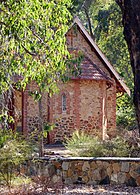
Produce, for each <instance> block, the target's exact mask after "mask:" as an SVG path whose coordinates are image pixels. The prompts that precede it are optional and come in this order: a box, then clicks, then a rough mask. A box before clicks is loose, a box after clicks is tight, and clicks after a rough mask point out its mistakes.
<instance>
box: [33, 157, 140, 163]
mask: <svg viewBox="0 0 140 195" xmlns="http://www.w3.org/2000/svg"><path fill="white" fill-rule="evenodd" d="M36 159H38V160H47V161H51V160H52V161H55V160H58V161H77V160H80V161H127V162H128V161H129V162H130V161H131V162H132V161H134V162H140V158H129V157H40V158H36Z"/></svg>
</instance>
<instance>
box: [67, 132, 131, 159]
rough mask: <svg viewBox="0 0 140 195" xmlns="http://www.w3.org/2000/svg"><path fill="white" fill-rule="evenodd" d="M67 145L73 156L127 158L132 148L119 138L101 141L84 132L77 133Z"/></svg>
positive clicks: (68, 140)
mask: <svg viewBox="0 0 140 195" xmlns="http://www.w3.org/2000/svg"><path fill="white" fill-rule="evenodd" d="M65 145H66V148H67V149H68V150H70V151H71V153H72V156H83V157H99V156H100V157H101V156H116V157H121V156H123V157H126V156H130V154H131V147H130V146H129V144H128V143H127V141H126V140H125V139H123V138H122V137H119V136H118V137H116V138H113V139H112V140H107V141H100V140H99V139H98V138H97V137H91V136H90V135H87V134H85V133H84V132H80V131H75V132H74V133H73V135H72V137H71V138H70V139H69V138H67V139H66V144H65Z"/></svg>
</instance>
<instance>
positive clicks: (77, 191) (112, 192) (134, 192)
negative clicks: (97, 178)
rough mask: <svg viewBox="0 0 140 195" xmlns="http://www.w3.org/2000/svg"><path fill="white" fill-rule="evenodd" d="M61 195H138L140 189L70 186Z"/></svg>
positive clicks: (139, 194)
mask: <svg viewBox="0 0 140 195" xmlns="http://www.w3.org/2000/svg"><path fill="white" fill-rule="evenodd" d="M59 194H60V195H61V194H67V195H70V194H73V195H82V194H83V195H91V194H94V195H117V194H120V195H128V194H129V195H140V187H135V188H133V187H126V186H120V185H119V186H116V185H115V186H111V185H106V186H87V185H82V186H81V185H72V186H65V187H64V189H63V192H60V193H59Z"/></svg>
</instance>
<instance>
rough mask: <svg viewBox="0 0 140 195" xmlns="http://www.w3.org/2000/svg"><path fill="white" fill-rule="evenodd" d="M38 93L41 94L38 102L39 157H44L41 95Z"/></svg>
mask: <svg viewBox="0 0 140 195" xmlns="http://www.w3.org/2000/svg"><path fill="white" fill-rule="evenodd" d="M39 93H40V94H41V98H40V99H39V101H38V108H39V156H40V157H41V156H43V155H44V144H43V116H42V101H41V100H42V93H41V90H40V89H39Z"/></svg>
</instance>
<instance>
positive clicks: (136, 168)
mask: <svg viewBox="0 0 140 195" xmlns="http://www.w3.org/2000/svg"><path fill="white" fill-rule="evenodd" d="M24 166H25V167H26V168H27V164H26V165H24ZM25 167H22V170H23V169H25ZM26 171H28V174H29V175H32V176H35V175H41V176H45V177H50V178H51V179H52V182H54V183H56V182H59V181H63V182H64V183H65V184H72V183H75V184H93V185H94V184H100V185H102V184H125V185H128V186H140V158H87V157H83V158H81V157H79V158H77V157H68V158H47V157H45V158H40V159H39V160H36V161H35V162H32V163H31V162H30V163H29V162H28V169H26Z"/></svg>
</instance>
